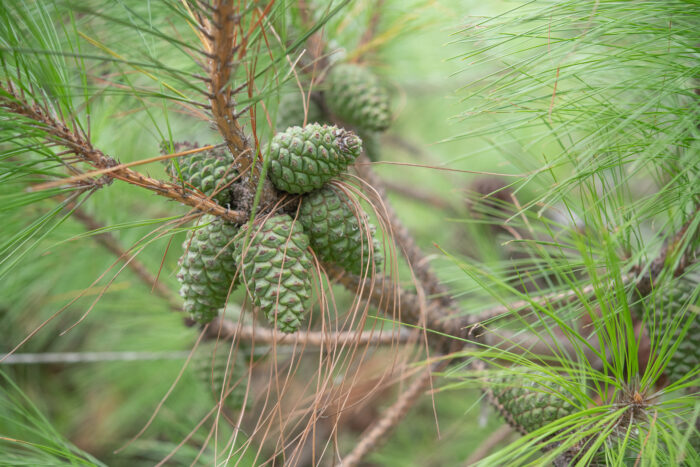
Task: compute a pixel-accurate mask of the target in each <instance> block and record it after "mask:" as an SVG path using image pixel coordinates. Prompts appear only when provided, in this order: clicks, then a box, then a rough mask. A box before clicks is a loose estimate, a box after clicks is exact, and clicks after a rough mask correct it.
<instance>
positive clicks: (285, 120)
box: [277, 91, 324, 132]
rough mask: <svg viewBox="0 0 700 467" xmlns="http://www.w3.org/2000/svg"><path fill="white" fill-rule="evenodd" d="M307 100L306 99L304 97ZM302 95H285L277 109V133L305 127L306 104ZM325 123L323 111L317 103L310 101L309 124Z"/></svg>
mask: <svg viewBox="0 0 700 467" xmlns="http://www.w3.org/2000/svg"><path fill="white" fill-rule="evenodd" d="M303 98H305V97H303ZM303 98H302V95H301V93H299V92H298V91H297V92H295V93H289V94H284V95H283V96H282V98H281V99H280V104H279V107H277V131H278V132H279V131H284V130H286V129H287V128H289V127H292V126H302V125H304V103H303V102H302V99H303ZM323 121H324V117H323V111H322V110H321V107H319V106H318V104H317V103H316V101H314V100H313V99H309V106H308V113H307V115H306V122H307V123H320V122H323Z"/></svg>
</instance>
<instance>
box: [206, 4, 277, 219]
mask: <svg viewBox="0 0 700 467" xmlns="http://www.w3.org/2000/svg"><path fill="white" fill-rule="evenodd" d="M237 5H239V2H234V1H233V0H213V2H212V8H211V10H212V14H213V16H212V20H211V21H208V20H203V22H202V26H203V28H204V29H205V30H206V31H207V35H206V36H205V49H206V52H207V56H208V57H209V60H208V66H209V69H208V70H207V72H208V74H209V80H208V82H209V103H210V105H211V112H212V116H213V118H214V122H215V124H216V126H217V128H218V129H219V133H221V135H222V136H223V138H224V141H226V145H227V146H228V148H229V150H230V151H231V154H233V155H234V164H235V167H236V169H237V170H238V172H239V173H241V174H244V177H247V179H248V183H247V186H248V187H249V190H250V191H251V192H253V193H254V192H255V190H256V189H257V186H258V182H259V181H260V175H261V173H260V172H261V169H262V164H260V163H259V162H258V158H257V154H256V151H255V148H254V147H253V146H252V145H251V144H250V139H249V138H248V137H247V136H246V134H245V132H244V131H243V128H242V127H241V125H240V124H239V122H238V118H237V116H236V112H235V105H236V102H235V99H234V92H233V89H232V87H231V77H232V71H233V66H234V60H235V58H234V54H235V53H236V51H237V50H238V49H239V48H240V47H245V38H244V37H240V36H242V35H243V32H242V31H240V30H239V31H237V30H236V29H237V28H239V26H240V19H241V17H240V14H239V13H238V6H237ZM239 29H240V28H239ZM275 198H276V192H275V190H274V188H273V187H272V184H271V183H270V181H269V180H267V179H265V180H263V191H262V199H261V202H262V204H263V205H266V204H268V203H270V202H272V201H273V200H274V199H275Z"/></svg>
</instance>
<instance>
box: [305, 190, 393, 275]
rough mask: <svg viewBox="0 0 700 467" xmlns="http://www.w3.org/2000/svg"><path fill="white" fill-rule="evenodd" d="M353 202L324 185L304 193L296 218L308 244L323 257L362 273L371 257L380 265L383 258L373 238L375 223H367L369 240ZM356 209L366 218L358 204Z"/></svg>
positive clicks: (370, 261) (349, 269) (350, 270)
mask: <svg viewBox="0 0 700 467" xmlns="http://www.w3.org/2000/svg"><path fill="white" fill-rule="evenodd" d="M352 203H353V201H352V200H350V199H349V198H348V196H347V195H346V194H344V193H342V192H341V191H340V190H337V189H335V188H333V187H331V186H329V185H325V186H324V187H323V188H321V189H320V190H317V191H314V192H311V193H309V194H308V195H306V196H304V199H303V200H302V203H301V210H300V212H299V222H301V225H303V226H304V231H306V232H307V233H308V234H309V240H310V242H311V247H312V248H313V249H314V251H315V252H316V253H317V254H318V255H319V257H320V258H321V259H322V260H323V261H327V262H330V263H335V264H338V265H340V266H342V267H343V268H345V269H346V270H348V271H349V272H352V273H355V274H362V273H363V272H364V271H367V268H368V266H369V265H371V264H372V261H374V265H375V266H379V264H381V261H382V258H381V253H380V251H379V245H378V243H377V241H376V239H374V226H372V225H369V230H370V235H371V238H372V241H371V242H370V241H369V240H368V238H367V230H366V228H367V224H365V223H364V222H359V221H358V217H357V216H358V214H359V213H357V212H356V209H353V207H352ZM358 207H359V206H358ZM359 209H360V211H361V214H360V215H361V216H362V217H364V218H366V217H367V214H365V213H364V212H362V208H361V207H360V208H359ZM369 245H372V247H371V248H370V247H369ZM369 267H370V268H371V266H369ZM369 271H370V272H371V269H370V270H369Z"/></svg>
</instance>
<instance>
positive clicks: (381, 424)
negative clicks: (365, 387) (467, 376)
mask: <svg viewBox="0 0 700 467" xmlns="http://www.w3.org/2000/svg"><path fill="white" fill-rule="evenodd" d="M446 364H447V361H441V362H438V363H435V364H434V365H432V366H431V367H429V368H427V369H426V371H425V372H423V374H422V375H420V376H418V377H417V378H416V379H415V380H414V381H413V382H412V383H411V385H410V386H409V387H408V389H406V390H405V391H404V392H402V393H401V394H400V395H399V398H398V399H397V400H396V402H394V404H392V405H391V406H390V407H389V408H387V409H386V410H385V411H384V413H383V414H382V416H381V418H379V419H378V420H376V421H375V422H374V423H373V424H372V426H371V427H370V428H369V430H368V431H367V432H366V433H365V434H364V435H363V436H362V438H361V439H360V441H359V442H358V443H357V444H356V445H355V448H354V449H353V450H352V451H350V454H348V455H347V456H345V457H344V458H343V461H342V462H341V464H340V465H341V466H342V467H350V466H353V465H358V464H359V463H360V461H362V459H363V458H364V457H365V456H366V455H367V454H369V453H370V452H371V451H373V450H374V449H376V448H377V447H378V445H379V444H380V442H381V441H382V440H383V439H385V438H386V436H388V435H389V433H390V432H391V431H392V430H393V429H394V428H395V427H396V425H397V424H398V423H399V422H400V421H401V420H403V418H404V417H405V416H406V414H407V413H408V411H409V410H410V409H411V407H413V406H414V405H415V403H416V402H417V401H418V399H419V398H420V396H421V395H423V393H424V391H425V389H426V388H428V387H429V386H430V384H431V382H432V377H433V374H432V372H433V370H438V369H440V368H442V367H443V366H444V365H446Z"/></svg>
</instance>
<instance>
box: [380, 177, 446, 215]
mask: <svg viewBox="0 0 700 467" xmlns="http://www.w3.org/2000/svg"><path fill="white" fill-rule="evenodd" d="M383 183H384V186H385V187H386V189H387V190H389V191H393V192H395V193H397V194H400V195H401V196H403V197H405V198H409V199H413V200H416V201H418V202H420V203H424V204H426V205H428V206H432V207H435V208H438V209H442V210H443V211H449V212H454V211H456V210H455V208H454V206H452V204H450V203H449V202H448V201H445V200H444V199H442V198H441V197H439V196H436V195H434V194H432V193H429V192H427V191H425V190H421V189H419V188H416V187H413V186H406V185H404V184H401V183H396V182H393V181H391V180H383Z"/></svg>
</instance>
